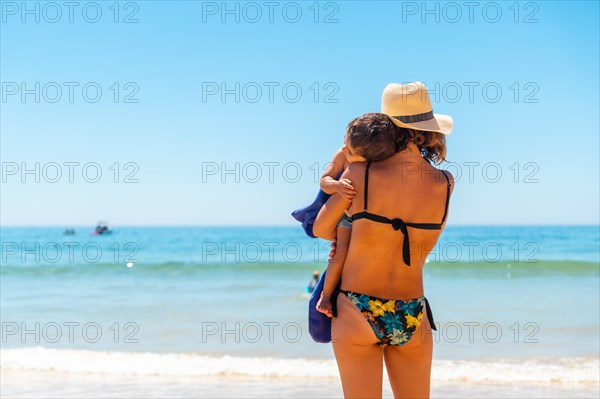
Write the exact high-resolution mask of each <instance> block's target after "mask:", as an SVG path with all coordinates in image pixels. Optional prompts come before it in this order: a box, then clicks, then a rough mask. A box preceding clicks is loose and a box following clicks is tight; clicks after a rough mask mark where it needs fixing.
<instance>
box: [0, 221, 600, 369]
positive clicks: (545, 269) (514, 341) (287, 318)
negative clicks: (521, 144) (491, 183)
mask: <svg viewBox="0 0 600 399" xmlns="http://www.w3.org/2000/svg"><path fill="white" fill-rule="evenodd" d="M63 230H64V228H60V227H59V228H50V227H44V228H41V227H39V228H38V227H35V228H33V227H31V228H29V227H28V228H2V229H1V230H0V232H1V234H2V237H1V240H2V254H1V255H2V265H1V294H0V299H1V314H2V347H3V348H4V349H11V348H30V347H38V346H41V347H46V348H54V349H76V350H106V351H117V352H152V353H173V352H175V353H187V354H190V353H196V354H214V355H235V356H258V357H265V356H273V357H277V358H290V359H293V358H299V357H302V358H315V359H320V358H322V359H331V358H333V355H332V350H331V346H330V345H322V344H316V343H314V342H313V341H312V340H311V339H310V336H309V335H308V331H307V322H306V317H307V300H308V294H307V293H306V292H305V286H306V284H307V283H308V281H309V279H310V276H311V274H312V271H313V270H323V269H324V268H325V262H324V260H325V258H326V257H327V254H328V244H327V243H326V242H325V241H321V240H311V239H309V238H306V237H305V236H303V235H302V233H301V231H300V229H299V228H295V227H290V228H287V227H277V228H270V227H262V228H248V227H240V228H237V227H227V228H226V227H220V228H206V227H169V228H167V227H156V228H154V227H152V228H150V227H117V228H115V229H114V233H113V234H112V235H109V236H100V237H98V236H91V235H89V232H88V229H84V228H75V230H76V232H77V234H76V235H74V236H63V235H62V231H63ZM599 240H600V238H599V231H598V227H597V226H589V227H580V226H549V227H505V226H503V227H448V228H447V229H446V231H445V232H444V233H443V235H442V237H441V239H440V244H439V246H438V247H437V249H436V253H435V254H432V255H431V256H430V257H429V262H428V263H427V264H426V266H425V272H424V273H425V285H426V288H425V289H426V294H427V296H428V298H429V301H430V303H431V306H432V309H433V312H434V317H435V320H436V323H437V324H438V331H437V332H436V333H434V338H435V339H436V342H437V344H436V346H435V350H434V359H439V360H445V359H446V360H457V359H473V360H477V361H487V360H490V359H495V358H537V357H540V356H541V357H544V356H579V357H590V356H592V357H596V358H597V357H598V355H599V353H600V349H599V337H600V335H599V325H600V321H599V314H600V309H599V306H600V305H599V303H600V297H599V290H600V288H599V284H600V272H599V258H598V257H599V254H598V250H599V245H600V241H599ZM486 251H487V252H486ZM128 264H129V265H128Z"/></svg>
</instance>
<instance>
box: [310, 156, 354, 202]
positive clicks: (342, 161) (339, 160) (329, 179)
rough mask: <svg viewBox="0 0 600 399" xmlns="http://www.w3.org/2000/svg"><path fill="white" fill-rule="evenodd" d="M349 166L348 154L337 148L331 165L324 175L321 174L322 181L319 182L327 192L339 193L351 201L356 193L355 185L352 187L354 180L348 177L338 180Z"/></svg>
mask: <svg viewBox="0 0 600 399" xmlns="http://www.w3.org/2000/svg"><path fill="white" fill-rule="evenodd" d="M347 167H348V159H347V158H346V154H344V152H343V151H342V150H341V149H339V150H337V152H336V153H335V155H334V156H333V159H332V160H331V162H330V163H329V166H328V167H327V169H325V172H323V176H321V181H320V182H319V185H320V186H321V190H323V191H324V192H325V193H327V194H335V193H338V194H340V195H342V196H344V197H345V198H346V199H347V200H350V201H351V200H352V198H354V194H356V192H355V191H354V187H352V182H351V181H350V180H348V179H340V180H339V181H338V180H336V179H337V177H338V175H339V174H340V172H342V171H343V170H344V169H346V168H347Z"/></svg>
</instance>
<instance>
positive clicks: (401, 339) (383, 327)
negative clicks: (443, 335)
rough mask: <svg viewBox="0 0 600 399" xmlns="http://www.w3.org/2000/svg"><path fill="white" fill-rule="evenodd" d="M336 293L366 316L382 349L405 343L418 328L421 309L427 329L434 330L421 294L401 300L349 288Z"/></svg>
mask: <svg viewBox="0 0 600 399" xmlns="http://www.w3.org/2000/svg"><path fill="white" fill-rule="evenodd" d="M340 292H342V293H344V294H346V296H347V297H348V298H349V299H350V300H351V301H352V303H354V305H355V306H356V307H357V308H358V310H360V312H361V313H362V314H363V316H364V317H365V319H367V322H368V323H369V325H370V326H371V328H372V329H373V332H374V333H375V335H376V336H377V340H378V344H379V346H381V347H382V348H385V347H386V346H401V345H404V344H405V343H407V342H408V341H409V340H410V338H411V337H412V336H413V334H414V333H415V331H416V330H417V328H419V325H420V324H421V320H422V319H423V311H425V312H427V318H428V319H429V324H430V325H431V329H432V330H435V329H436V328H435V322H434V321H433V314H432V313H431V310H430V308H429V302H427V298H425V297H424V296H422V297H419V298H415V299H411V300H408V301H403V300H400V299H384V298H377V297H374V296H370V295H365V294H361V293H358V292H353V291H345V290H340Z"/></svg>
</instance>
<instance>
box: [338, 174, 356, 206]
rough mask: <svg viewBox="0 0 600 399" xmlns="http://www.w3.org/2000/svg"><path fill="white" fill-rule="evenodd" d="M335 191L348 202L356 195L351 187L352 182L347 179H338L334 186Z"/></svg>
mask: <svg viewBox="0 0 600 399" xmlns="http://www.w3.org/2000/svg"><path fill="white" fill-rule="evenodd" d="M335 191H336V192H337V193H338V194H339V195H341V196H342V198H344V199H347V200H348V201H352V199H353V198H354V196H355V195H356V191H354V186H352V182H351V181H350V180H348V179H340V180H339V181H338V182H337V184H336V186H335Z"/></svg>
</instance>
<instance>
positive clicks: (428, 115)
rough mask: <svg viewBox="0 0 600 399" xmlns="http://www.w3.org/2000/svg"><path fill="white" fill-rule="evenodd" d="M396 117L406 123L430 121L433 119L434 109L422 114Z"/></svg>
mask: <svg viewBox="0 0 600 399" xmlns="http://www.w3.org/2000/svg"><path fill="white" fill-rule="evenodd" d="M394 118H396V119H398V120H399V121H400V122H404V123H415V122H423V121H428V120H430V119H433V110H431V111H429V112H424V113H422V114H415V115H401V116H394Z"/></svg>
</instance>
